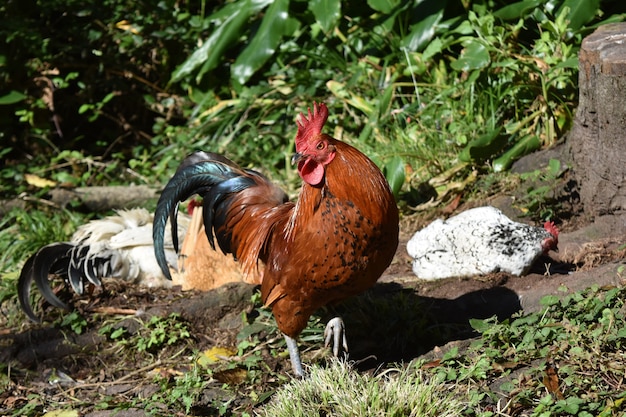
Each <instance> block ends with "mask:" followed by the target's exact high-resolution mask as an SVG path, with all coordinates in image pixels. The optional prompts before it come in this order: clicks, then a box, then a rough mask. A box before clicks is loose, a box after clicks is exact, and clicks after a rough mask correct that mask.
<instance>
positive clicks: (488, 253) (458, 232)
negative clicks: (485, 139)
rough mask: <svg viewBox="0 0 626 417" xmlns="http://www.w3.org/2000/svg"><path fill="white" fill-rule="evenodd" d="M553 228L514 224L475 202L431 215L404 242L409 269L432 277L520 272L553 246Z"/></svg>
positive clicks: (554, 245) (498, 211) (525, 269)
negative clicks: (449, 213)
mask: <svg viewBox="0 0 626 417" xmlns="http://www.w3.org/2000/svg"><path fill="white" fill-rule="evenodd" d="M558 235H559V231H558V229H557V228H556V227H555V226H554V223H552V222H546V223H545V224H544V227H543V228H539V227H534V226H529V225H526V224H523V223H517V222H514V221H512V220H511V219H509V218H508V217H506V216H505V215H504V214H503V213H502V212H501V211H500V210H498V209H496V208H495V207H491V206H487V207H478V208H474V209H470V210H467V211H465V212H462V213H460V214H458V215H457V216H454V217H450V218H449V219H447V220H441V219H438V220H435V221H434V222H432V223H431V224H430V225H428V226H427V227H425V228H424V229H422V230H420V231H418V232H417V233H415V235H414V236H413V237H412V238H411V239H410V240H409V242H408V243H407V252H408V253H409V255H410V256H411V257H412V258H413V272H414V273H415V275H417V276H418V277H419V278H422V279H427V280H434V279H441V278H448V277H465V276H473V275H481V274H488V273H491V272H497V271H503V272H508V273H510V274H513V275H523V274H525V273H526V272H527V271H528V269H529V268H530V267H531V266H532V264H533V263H534V262H535V261H536V260H537V258H539V256H541V255H542V254H545V253H547V252H548V251H550V250H555V249H556V248H557V243H558Z"/></svg>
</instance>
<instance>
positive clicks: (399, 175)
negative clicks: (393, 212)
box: [383, 155, 406, 197]
mask: <svg viewBox="0 0 626 417" xmlns="http://www.w3.org/2000/svg"><path fill="white" fill-rule="evenodd" d="M405 165H406V164H405V163H404V160H403V159H402V158H401V157H399V156H397V155H396V156H394V157H393V158H391V160H390V161H389V162H387V164H385V167H384V169H383V171H384V173H385V177H386V178H387V182H388V183H389V187H391V192H393V195H394V196H396V197H397V196H398V193H399V192H400V189H401V188H402V185H403V184H404V181H405V179H406V173H405V170H404V167H405Z"/></svg>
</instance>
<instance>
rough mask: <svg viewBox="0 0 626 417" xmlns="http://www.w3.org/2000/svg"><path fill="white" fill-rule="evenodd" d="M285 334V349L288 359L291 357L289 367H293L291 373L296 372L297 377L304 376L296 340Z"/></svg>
mask: <svg viewBox="0 0 626 417" xmlns="http://www.w3.org/2000/svg"><path fill="white" fill-rule="evenodd" d="M283 336H285V342H287V351H288V352H289V359H291V367H292V369H293V373H294V374H296V377H297V378H302V377H303V376H304V372H302V361H301V360H300V351H299V350H298V342H296V339H294V338H293V337H290V336H287V335H286V334H283Z"/></svg>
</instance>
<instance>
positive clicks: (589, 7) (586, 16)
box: [556, 0, 600, 30]
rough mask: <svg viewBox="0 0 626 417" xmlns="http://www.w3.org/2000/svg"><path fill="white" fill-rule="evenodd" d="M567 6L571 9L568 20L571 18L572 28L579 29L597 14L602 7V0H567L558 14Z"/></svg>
mask: <svg viewBox="0 0 626 417" xmlns="http://www.w3.org/2000/svg"><path fill="white" fill-rule="evenodd" d="M566 7H567V8H568V9H569V14H568V16H567V20H569V27H570V29H572V30H578V29H580V28H581V27H582V26H583V25H584V24H586V23H589V22H590V21H592V20H593V18H594V17H595V16H596V14H597V13H598V9H599V8H600V0H585V1H580V0H565V2H563V4H562V5H561V7H560V8H559V10H558V12H557V13H556V15H557V16H558V15H559V14H560V13H561V12H562V11H563V10H565V8H566Z"/></svg>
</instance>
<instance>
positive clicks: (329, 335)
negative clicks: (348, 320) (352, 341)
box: [324, 317, 348, 357]
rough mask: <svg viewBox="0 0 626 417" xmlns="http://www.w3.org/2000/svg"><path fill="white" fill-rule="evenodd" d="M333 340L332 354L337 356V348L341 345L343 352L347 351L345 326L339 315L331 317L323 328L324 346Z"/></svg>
mask: <svg viewBox="0 0 626 417" xmlns="http://www.w3.org/2000/svg"><path fill="white" fill-rule="evenodd" d="M331 340H332V341H333V355H334V356H335V357H338V356H339V348H340V347H343V350H344V352H348V339H346V327H345V325H344V324H343V320H342V319H341V317H335V318H334V319H331V320H330V321H329V322H328V324H327V325H326V329H324V346H326V347H328V345H330V342H331Z"/></svg>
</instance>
